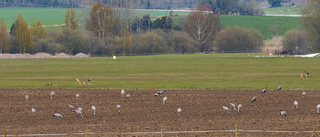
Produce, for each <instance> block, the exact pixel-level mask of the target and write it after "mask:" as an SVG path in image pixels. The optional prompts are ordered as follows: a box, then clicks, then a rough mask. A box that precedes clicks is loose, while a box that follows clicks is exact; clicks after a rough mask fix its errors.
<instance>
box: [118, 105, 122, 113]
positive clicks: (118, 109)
mask: <svg viewBox="0 0 320 137" xmlns="http://www.w3.org/2000/svg"><path fill="white" fill-rule="evenodd" d="M120 107H121V106H120V105H119V104H118V105H117V109H118V114H120Z"/></svg>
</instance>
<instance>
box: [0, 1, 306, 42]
mask: <svg viewBox="0 0 320 137" xmlns="http://www.w3.org/2000/svg"><path fill="white" fill-rule="evenodd" d="M65 11H66V9H64V8H20V7H19V8H16V7H15V8H0V13H4V14H0V19H1V18H2V19H4V20H5V22H6V23H7V28H8V29H10V27H11V25H12V24H13V22H14V21H15V19H16V17H17V15H18V13H19V12H20V13H22V16H23V17H24V18H25V19H26V20H27V21H28V22H29V23H31V22H32V21H35V20H38V19H40V20H41V21H42V23H43V25H45V26H52V25H61V24H64V14H65ZM273 11H275V10H273ZM85 13H87V11H84V10H82V9H76V14H77V16H78V17H79V18H81V16H83V15H84V14H85ZM169 13H170V11H166V10H163V11H159V10H134V11H133V14H134V15H137V16H140V17H142V16H143V15H146V14H149V15H150V16H151V18H152V19H155V18H157V17H159V16H163V15H169ZM174 13H175V14H178V15H180V16H175V17H173V20H174V25H176V24H180V25H181V24H182V22H184V21H185V20H186V18H187V16H186V15H187V14H188V13H189V12H183V11H180V12H178V11H175V12H174ZM220 19H221V23H222V25H223V28H227V27H235V26H238V27H243V28H254V29H257V30H259V31H260V32H261V33H262V34H263V36H264V38H265V39H271V38H272V35H271V33H270V27H271V26H277V27H278V34H277V35H278V36H283V35H284V34H285V32H286V31H288V30H290V29H296V28H300V22H299V20H300V18H299V17H274V16H233V15H221V16H220ZM81 21H82V22H83V19H80V23H82V22H81ZM82 24H83V23H82ZM55 28H57V27H55ZM55 28H52V27H49V28H47V30H48V31H55V30H57V29H55Z"/></svg>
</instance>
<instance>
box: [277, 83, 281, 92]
mask: <svg viewBox="0 0 320 137" xmlns="http://www.w3.org/2000/svg"><path fill="white" fill-rule="evenodd" d="M279 84H280V86H279V87H278V88H277V90H281V89H282V86H281V83H280V82H279Z"/></svg>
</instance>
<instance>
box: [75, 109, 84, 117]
mask: <svg viewBox="0 0 320 137" xmlns="http://www.w3.org/2000/svg"><path fill="white" fill-rule="evenodd" d="M73 112H74V113H76V114H77V115H79V116H80V117H81V118H83V116H82V111H80V110H73Z"/></svg>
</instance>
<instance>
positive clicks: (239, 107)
mask: <svg viewBox="0 0 320 137" xmlns="http://www.w3.org/2000/svg"><path fill="white" fill-rule="evenodd" d="M240 109H242V105H241V104H239V105H238V112H240Z"/></svg>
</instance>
